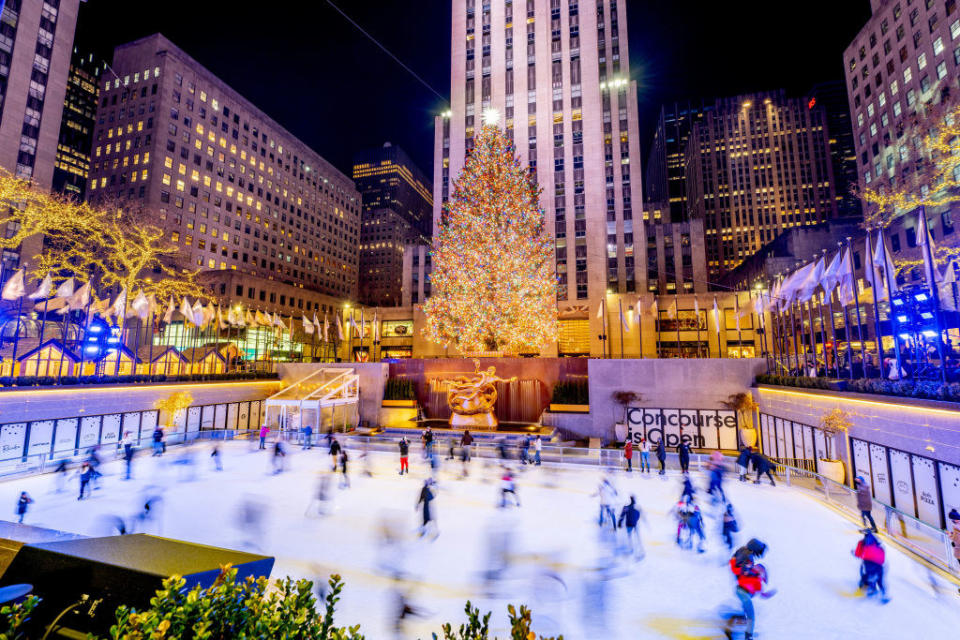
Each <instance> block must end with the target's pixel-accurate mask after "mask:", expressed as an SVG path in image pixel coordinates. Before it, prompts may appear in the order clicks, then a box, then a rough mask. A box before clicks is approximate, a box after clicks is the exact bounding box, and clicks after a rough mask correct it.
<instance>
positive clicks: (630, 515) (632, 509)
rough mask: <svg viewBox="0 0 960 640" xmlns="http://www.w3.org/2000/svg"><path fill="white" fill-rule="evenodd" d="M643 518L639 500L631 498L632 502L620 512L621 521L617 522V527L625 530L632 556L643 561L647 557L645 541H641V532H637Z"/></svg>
mask: <svg viewBox="0 0 960 640" xmlns="http://www.w3.org/2000/svg"><path fill="white" fill-rule="evenodd" d="M641 518H643V512H642V511H641V510H640V507H638V506H637V498H636V497H635V496H630V502H628V503H627V504H625V505H624V506H623V509H621V510H620V519H619V520H618V521H617V525H618V526H619V527H622V528H623V529H624V531H625V533H626V534H627V547H628V548H629V551H630V554H631V555H634V556H636V557H637V559H638V560H642V559H643V557H644V555H646V554H645V552H644V550H643V540H641V539H640V532H639V531H638V530H637V524H638V523H639V522H640V519H641Z"/></svg>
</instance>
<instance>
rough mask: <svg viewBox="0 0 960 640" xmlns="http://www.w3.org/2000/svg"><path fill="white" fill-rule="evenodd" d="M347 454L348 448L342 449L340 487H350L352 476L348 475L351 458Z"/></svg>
mask: <svg viewBox="0 0 960 640" xmlns="http://www.w3.org/2000/svg"><path fill="white" fill-rule="evenodd" d="M349 459H350V458H349V456H347V450H346V449H341V450H340V488H341V489H349V488H350V476H349V475H347V461H348V460H349Z"/></svg>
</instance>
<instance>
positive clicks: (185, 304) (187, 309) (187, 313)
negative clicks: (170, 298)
mask: <svg viewBox="0 0 960 640" xmlns="http://www.w3.org/2000/svg"><path fill="white" fill-rule="evenodd" d="M180 315H182V316H183V321H184V322H190V323H193V307H192V306H191V304H190V300H188V299H187V297H186V296H184V297H183V300H181V301H180Z"/></svg>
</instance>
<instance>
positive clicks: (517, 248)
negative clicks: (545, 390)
mask: <svg viewBox="0 0 960 640" xmlns="http://www.w3.org/2000/svg"><path fill="white" fill-rule="evenodd" d="M538 201H539V189H538V187H537V185H536V183H535V182H534V180H533V178H532V177H531V176H530V175H529V173H528V172H527V170H526V169H524V168H523V167H522V166H521V165H520V162H519V160H518V159H517V158H516V156H515V155H514V150H513V145H512V144H511V142H510V140H509V139H507V137H506V136H505V135H504V133H503V132H502V131H501V130H500V129H499V128H497V127H496V126H494V125H492V124H485V125H484V126H483V128H482V129H481V130H480V132H479V134H478V135H477V137H476V148H475V149H474V151H473V152H472V153H471V154H470V155H469V156H468V157H467V160H466V164H465V165H464V168H463V172H462V173H461V174H460V178H459V180H458V181H457V182H456V184H455V185H454V193H453V197H452V198H451V200H450V201H449V202H448V203H447V206H446V211H445V219H444V221H443V223H442V224H441V226H440V230H439V233H438V234H437V238H436V240H435V243H434V247H433V254H432V255H433V271H432V273H431V275H430V279H431V295H430V298H429V299H428V300H427V302H426V303H425V304H424V306H423V310H424V313H425V314H426V319H427V321H426V327H425V328H424V335H425V336H426V338H427V339H428V340H431V341H433V342H436V343H439V344H443V345H452V346H454V347H456V348H457V349H459V350H460V351H461V352H475V351H498V350H503V351H507V352H510V353H518V352H521V351H529V350H538V349H540V348H542V347H543V346H545V345H547V344H549V343H550V342H552V341H554V340H556V338H557V311H556V296H557V280H556V269H555V266H554V259H553V239H552V238H551V237H550V235H549V234H548V233H547V232H546V230H545V229H544V220H543V211H542V210H541V209H540V206H539V202H538Z"/></svg>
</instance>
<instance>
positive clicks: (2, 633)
mask: <svg viewBox="0 0 960 640" xmlns="http://www.w3.org/2000/svg"><path fill="white" fill-rule="evenodd" d="M39 603H40V598H38V597H37V596H30V597H29V598H26V599H25V600H23V601H22V602H17V603H15V604H5V605H3V607H0V640H20V639H21V638H23V639H26V637H27V636H26V635H25V634H23V633H20V629H21V628H22V627H23V625H24V624H26V623H27V621H28V620H29V619H30V613H31V612H33V610H34V609H36V608H37V605H38V604H39Z"/></svg>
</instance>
